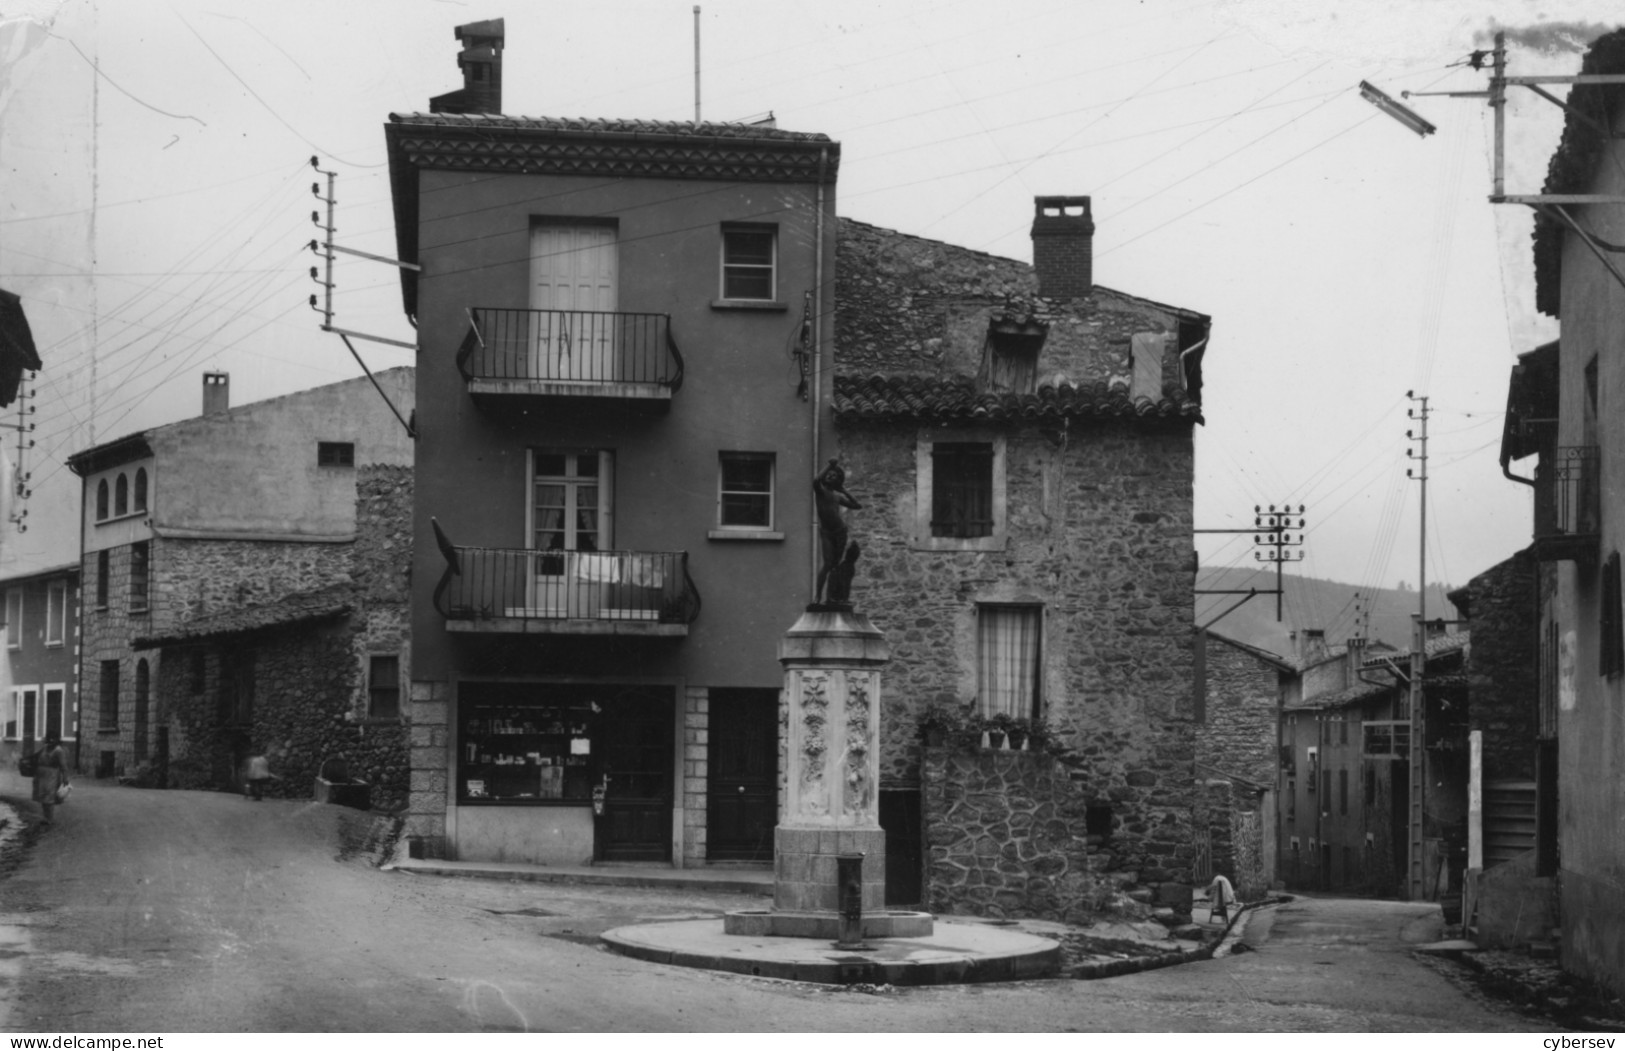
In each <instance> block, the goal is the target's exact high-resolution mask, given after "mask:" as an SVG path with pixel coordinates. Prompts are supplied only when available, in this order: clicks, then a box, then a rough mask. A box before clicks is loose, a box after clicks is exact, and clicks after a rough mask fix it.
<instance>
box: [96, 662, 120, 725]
mask: <svg viewBox="0 0 1625 1051" xmlns="http://www.w3.org/2000/svg"><path fill="white" fill-rule="evenodd" d="M99 685H100V687H101V689H100V694H101V705H100V708H101V712H100V722H99V723H98V725H99V726H100V727H101V729H103V730H117V729H118V661H102V673H101V682H100V683H99Z"/></svg>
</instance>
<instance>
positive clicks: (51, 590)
mask: <svg viewBox="0 0 1625 1051" xmlns="http://www.w3.org/2000/svg"><path fill="white" fill-rule="evenodd" d="M67 635H68V582H67V581H66V580H53V581H51V582H50V583H49V584H47V585H46V586H45V645H47V646H60V645H62V640H63V639H65V638H67Z"/></svg>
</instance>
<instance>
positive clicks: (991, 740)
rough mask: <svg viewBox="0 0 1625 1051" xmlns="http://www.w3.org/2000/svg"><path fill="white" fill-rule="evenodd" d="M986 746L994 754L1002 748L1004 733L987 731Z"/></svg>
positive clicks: (1001, 731)
mask: <svg viewBox="0 0 1625 1051" xmlns="http://www.w3.org/2000/svg"><path fill="white" fill-rule="evenodd" d="M987 746H988V747H989V748H991V749H993V750H994V751H995V752H997V751H999V750H1001V749H1003V748H1004V731H1003V730H989V731H988V732H987Z"/></svg>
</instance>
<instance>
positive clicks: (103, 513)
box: [96, 478, 107, 522]
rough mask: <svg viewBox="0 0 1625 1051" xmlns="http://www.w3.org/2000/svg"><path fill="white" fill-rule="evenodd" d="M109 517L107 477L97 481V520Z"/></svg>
mask: <svg viewBox="0 0 1625 1051" xmlns="http://www.w3.org/2000/svg"><path fill="white" fill-rule="evenodd" d="M106 517H107V479H105V478H103V479H102V480H101V481H99V482H97V483H96V521H98V522H100V521H101V520H102V519H104V518H106Z"/></svg>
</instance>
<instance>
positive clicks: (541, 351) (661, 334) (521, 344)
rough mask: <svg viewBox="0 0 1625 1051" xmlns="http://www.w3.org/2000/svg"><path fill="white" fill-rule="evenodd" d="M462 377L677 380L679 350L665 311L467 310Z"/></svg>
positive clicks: (596, 382) (586, 383)
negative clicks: (652, 312)
mask: <svg viewBox="0 0 1625 1051" xmlns="http://www.w3.org/2000/svg"><path fill="white" fill-rule="evenodd" d="M457 370H458V371H459V372H461V373H462V374H463V379H464V380H465V381H475V380H517V381H542V382H550V383H557V384H569V385H579V386H581V387H582V388H583V389H591V388H592V387H595V386H596V387H610V386H613V385H625V384H633V385H647V386H658V387H665V388H667V389H668V390H669V391H673V392H675V391H676V390H677V389H678V388H679V387H681V386H682V385H683V355H682V353H681V352H680V351H678V349H677V342H676V341H675V340H674V339H673V338H672V334H671V315H669V314H630V313H624V312H616V311H603V310H508V309H500V308H495V307H470V308H468V333H467V335H465V336H464V337H463V342H462V346H461V347H459V348H458V351H457Z"/></svg>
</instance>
